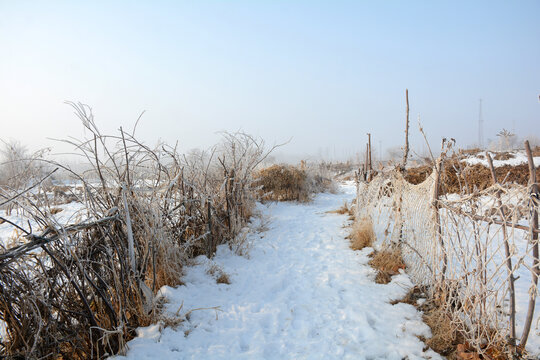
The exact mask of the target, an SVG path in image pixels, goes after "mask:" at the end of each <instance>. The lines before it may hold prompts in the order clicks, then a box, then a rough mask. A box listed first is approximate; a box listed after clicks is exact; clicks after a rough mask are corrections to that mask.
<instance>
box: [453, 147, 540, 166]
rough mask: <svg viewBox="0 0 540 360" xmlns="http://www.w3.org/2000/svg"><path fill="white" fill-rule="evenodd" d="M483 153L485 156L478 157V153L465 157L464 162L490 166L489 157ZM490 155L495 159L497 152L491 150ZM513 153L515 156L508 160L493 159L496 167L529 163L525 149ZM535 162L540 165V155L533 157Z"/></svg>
mask: <svg viewBox="0 0 540 360" xmlns="http://www.w3.org/2000/svg"><path fill="white" fill-rule="evenodd" d="M481 155H482V156H483V158H479V157H477V156H478V155H476V156H471V157H469V158H467V159H464V160H462V161H463V162H464V163H466V164H467V165H476V164H480V165H483V166H485V167H489V164H488V161H487V159H486V158H485V155H484V154H481ZM490 155H491V158H492V159H493V158H494V157H495V155H496V154H495V153H491V152H490ZM512 155H513V157H512V158H510V159H507V160H493V166H494V167H500V166H504V165H510V166H517V165H521V164H527V154H526V153H525V151H516V152H514V153H512ZM533 162H534V164H535V166H539V165H540V156H536V157H533Z"/></svg>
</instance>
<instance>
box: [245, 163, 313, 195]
mask: <svg viewBox="0 0 540 360" xmlns="http://www.w3.org/2000/svg"><path fill="white" fill-rule="evenodd" d="M255 179H256V182H257V184H258V185H259V186H260V189H261V190H260V192H259V194H260V195H259V196H260V198H261V199H262V200H271V201H290V200H296V201H308V200H309V192H308V190H307V184H306V179H307V175H306V172H305V170H302V169H299V168H297V167H294V166H289V165H272V166H270V167H268V168H265V169H262V170H260V171H258V172H257V174H256V175H255Z"/></svg>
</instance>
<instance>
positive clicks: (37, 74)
mask: <svg viewBox="0 0 540 360" xmlns="http://www.w3.org/2000/svg"><path fill="white" fill-rule="evenodd" d="M405 88H409V99H410V104H411V119H412V130H411V132H412V133H413V139H412V141H413V143H414V144H415V145H417V148H418V149H420V150H421V147H422V145H420V144H421V142H420V137H419V135H418V130H417V129H418V126H417V117H418V114H420V116H421V120H422V123H423V125H424V129H425V130H426V131H427V132H428V134H429V136H430V141H432V142H434V143H436V144H437V145H436V146H435V147H438V142H439V139H440V138H441V137H442V136H446V137H454V138H456V139H457V140H458V143H459V144H461V145H462V146H466V145H469V144H471V143H474V142H476V141H477V139H478V125H477V122H478V100H479V98H482V99H483V114H484V120H485V124H484V137H485V139H486V140H487V139H488V138H495V134H496V133H497V132H498V131H499V130H501V129H502V128H503V127H504V128H507V129H509V130H511V129H515V131H516V133H517V134H518V135H520V136H523V135H525V134H528V133H532V134H535V135H536V136H540V129H539V125H540V102H539V100H538V96H539V94H540V1H538V0H535V1H503V2H501V1H415V2H411V1H370V2H367V1H249V2H248V1H170V2H168V1H146V2H142V1H125V2H120V1H84V2H83V1H35V2H33V1H32V2H31V1H15V0H12V1H4V0H0V122H1V130H0V138H2V139H10V138H16V139H20V140H21V141H22V142H23V143H24V144H27V145H28V146H29V147H31V148H36V147H40V146H48V145H50V144H51V142H50V141H48V140H46V138H47V137H51V138H65V137H67V136H75V137H81V136H82V135H83V133H82V127H81V125H80V123H79V121H78V120H77V118H76V117H75V116H74V115H73V113H72V110H71V109H70V108H69V107H68V106H67V105H65V104H64V101H65V100H73V101H80V102H83V103H86V104H89V105H90V106H92V107H93V109H94V114H95V116H96V121H97V123H98V125H99V126H100V127H101V128H102V129H103V131H105V132H114V131H116V129H118V128H119V127H120V126H123V127H124V128H131V127H132V126H133V124H134V122H135V120H136V118H137V117H138V115H139V113H140V112H141V111H142V110H147V112H146V114H145V115H144V116H143V119H142V120H141V123H140V125H139V127H138V134H139V135H140V137H141V138H142V139H144V140H145V141H146V142H147V143H149V144H153V143H155V141H156V140H157V139H158V138H161V139H163V140H166V141H168V142H175V141H176V140H178V141H179V143H180V144H181V145H182V147H183V148H185V149H188V148H194V147H207V146H209V145H212V144H213V143H215V142H216V141H217V139H218V135H216V132H217V131H220V130H228V131H235V130H239V129H241V130H244V131H245V132H248V133H251V134H254V135H257V136H262V137H263V138H265V139H266V141H267V142H268V143H273V142H280V141H283V140H286V139H288V138H290V137H292V138H293V140H292V142H291V144H289V145H288V146H287V147H286V148H285V149H284V151H288V152H290V153H294V154H304V153H306V154H314V155H316V154H318V153H322V154H323V155H324V154H325V153H326V154H328V153H330V154H333V153H334V152H336V154H338V155H340V154H353V153H355V152H356V151H359V150H360V151H361V150H363V149H364V146H365V145H364V144H365V141H366V136H365V134H366V132H371V133H372V134H373V141H374V143H375V145H374V146H375V147H377V148H378V147H379V141H382V146H383V147H384V148H386V147H390V146H395V145H401V144H402V142H403V126H404V117H405V96H404V93H405Z"/></svg>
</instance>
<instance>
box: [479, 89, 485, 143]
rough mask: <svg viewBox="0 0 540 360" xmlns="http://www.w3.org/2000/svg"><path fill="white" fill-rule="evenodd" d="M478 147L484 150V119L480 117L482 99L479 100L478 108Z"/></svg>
mask: <svg viewBox="0 0 540 360" xmlns="http://www.w3.org/2000/svg"><path fill="white" fill-rule="evenodd" d="M478 147H479V148H480V149H483V148H484V118H483V117H482V99H480V100H479V106H478Z"/></svg>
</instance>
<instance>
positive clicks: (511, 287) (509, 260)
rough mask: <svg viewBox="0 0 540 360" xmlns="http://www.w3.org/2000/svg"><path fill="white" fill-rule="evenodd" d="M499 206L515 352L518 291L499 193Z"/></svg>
mask: <svg viewBox="0 0 540 360" xmlns="http://www.w3.org/2000/svg"><path fill="white" fill-rule="evenodd" d="M486 158H487V160H488V163H489V169H490V171H491V178H492V179H493V183H494V184H498V183H499V181H498V180H497V174H496V173H495V167H494V166H493V160H492V159H491V155H489V152H488V151H486ZM497 206H498V207H499V213H500V215H501V221H502V222H503V225H502V231H503V241H504V253H505V256H506V267H507V268H508V288H509V291H510V341H509V342H510V347H511V350H512V352H514V351H515V346H516V291H515V286H514V282H515V278H514V273H513V271H512V257H511V254H510V244H509V243H508V234H507V231H506V215H505V213H504V208H503V206H502V202H501V193H500V191H497Z"/></svg>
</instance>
